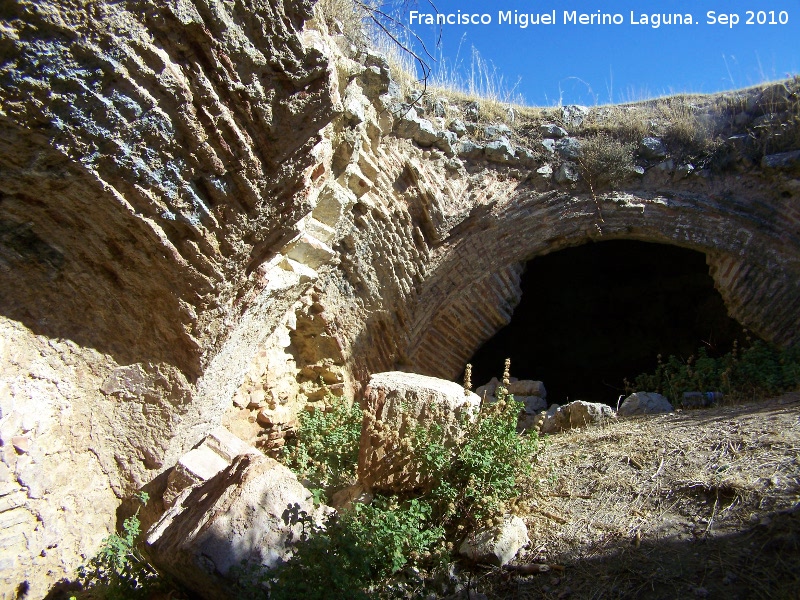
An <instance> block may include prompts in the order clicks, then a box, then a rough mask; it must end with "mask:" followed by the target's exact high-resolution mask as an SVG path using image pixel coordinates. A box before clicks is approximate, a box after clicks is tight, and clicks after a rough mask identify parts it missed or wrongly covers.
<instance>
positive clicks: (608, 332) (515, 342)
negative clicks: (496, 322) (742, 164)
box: [471, 240, 743, 405]
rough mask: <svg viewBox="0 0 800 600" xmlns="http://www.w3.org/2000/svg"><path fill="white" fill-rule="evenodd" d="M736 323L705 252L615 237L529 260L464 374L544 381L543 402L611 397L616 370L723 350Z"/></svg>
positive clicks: (618, 385)
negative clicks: (500, 320) (503, 317)
mask: <svg viewBox="0 0 800 600" xmlns="http://www.w3.org/2000/svg"><path fill="white" fill-rule="evenodd" d="M737 338H738V339H740V340H741V339H742V338H743V333H742V328H741V326H740V325H739V323H737V322H736V321H735V320H733V319H731V318H730V317H729V316H728V314H727V310H726V308H725V305H724V303H723V301H722V298H721V296H720V295H719V293H718V292H717V291H716V289H715V288H714V282H713V280H712V278H711V276H710V275H709V272H708V266H707V265H706V262H705V255H704V254H702V253H700V252H696V251H693V250H687V249H684V248H679V247H676V246H669V245H664V244H652V243H645V242H638V241H628V240H616V241H608V242H600V243H589V244H585V245H583V246H578V247H575V248H568V249H565V250H560V251H558V252H554V253H553V254H549V255H546V256H542V257H539V258H536V259H534V260H532V261H530V262H529V263H528V265H527V269H526V272H525V273H524V275H523V277H522V301H521V302H520V304H519V305H518V306H517V308H516V309H515V310H514V315H513V317H512V320H511V323H510V324H509V325H508V326H506V327H504V328H503V329H501V330H500V331H499V332H498V333H497V334H496V335H495V336H494V337H493V338H492V339H490V340H489V341H488V342H487V343H486V344H484V345H483V346H482V347H481V348H480V349H479V350H478V351H477V352H476V353H475V355H474V356H473V358H472V360H471V362H472V364H473V381H474V382H475V385H482V384H484V383H485V382H487V381H488V380H489V379H490V378H491V377H500V374H501V373H502V370H503V361H504V359H505V358H506V357H510V358H511V371H512V375H513V376H515V377H517V378H519V379H538V380H541V381H543V382H544V384H545V386H546V388H547V391H548V400H549V401H550V402H557V403H563V402H565V401H567V399H569V400H588V401H595V402H606V403H608V404H612V405H613V404H615V403H616V401H617V397H618V395H619V394H621V393H623V391H624V390H623V389H622V387H623V385H622V380H623V378H625V377H627V378H628V379H630V380H632V379H633V378H634V377H635V376H636V375H638V374H639V373H642V372H644V371H650V370H652V369H653V368H654V367H655V365H656V356H657V355H658V354H662V355H663V356H664V357H665V358H666V357H667V356H669V355H670V354H675V355H676V356H680V357H683V358H688V357H689V356H690V355H691V354H693V353H696V351H697V348H698V347H699V346H701V345H702V346H705V347H706V348H707V349H708V351H709V354H712V355H716V354H722V353H725V352H728V351H729V350H730V349H731V345H732V343H733V341H734V340H735V339H737Z"/></svg>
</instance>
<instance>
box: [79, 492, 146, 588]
mask: <svg viewBox="0 0 800 600" xmlns="http://www.w3.org/2000/svg"><path fill="white" fill-rule="evenodd" d="M136 499H137V500H139V502H141V504H142V506H144V505H146V504H147V502H148V500H149V496H148V494H147V493H146V492H140V493H139V494H137V495H136ZM140 508H141V507H139V508H137V509H136V512H135V513H134V514H133V516H130V517H128V518H127V519H125V522H124V523H123V526H122V527H123V531H124V533H123V535H117V534H111V535H110V536H108V537H107V538H106V539H105V540H103V545H102V547H101V548H100V551H99V552H98V553H97V555H96V556H95V557H94V558H92V559H91V560H90V561H89V564H88V565H81V566H80V567H79V568H78V578H79V581H80V583H81V584H82V585H83V587H84V589H91V590H93V591H94V592H99V594H100V595H101V597H104V598H108V599H109V600H116V599H120V600H122V599H127V598H145V597H147V596H148V595H149V594H150V593H151V592H152V591H153V589H154V588H155V587H156V586H157V585H158V584H159V583H160V580H159V576H158V572H157V571H156V570H155V569H154V568H153V567H152V566H151V565H150V563H149V562H148V561H147V559H146V558H144V557H143V556H142V554H141V553H140V552H139V550H138V549H137V548H136V544H137V541H138V539H139V535H140V534H141V523H140V521H139V509H140ZM94 595H95V596H96V595H97V594H94Z"/></svg>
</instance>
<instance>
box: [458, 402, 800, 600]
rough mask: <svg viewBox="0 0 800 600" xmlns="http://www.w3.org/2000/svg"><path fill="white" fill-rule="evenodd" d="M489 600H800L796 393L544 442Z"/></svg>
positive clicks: (485, 587)
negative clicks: (518, 544) (517, 539)
mask: <svg viewBox="0 0 800 600" xmlns="http://www.w3.org/2000/svg"><path fill="white" fill-rule="evenodd" d="M536 478H537V480H536V481H534V482H532V483H531V486H530V488H529V490H528V492H527V494H526V495H525V496H524V497H523V498H522V499H521V501H520V502H519V506H518V510H520V512H522V513H523V514H524V515H525V519H526V521H527V524H528V527H529V530H530V537H531V539H532V540H533V546H532V547H531V549H530V550H529V551H528V552H527V553H526V554H524V555H522V556H520V557H519V558H518V561H517V562H519V563H523V564H524V563H537V562H546V563H550V564H555V565H559V566H563V567H564V569H563V571H557V570H551V571H550V572H548V573H545V574H539V575H529V576H520V575H516V574H510V573H508V572H503V571H490V572H486V573H484V574H483V575H481V576H479V577H478V578H477V579H476V580H475V582H474V585H475V586H476V587H477V589H478V590H479V591H481V592H483V593H486V594H487V595H488V596H489V598H567V597H570V598H597V599H600V598H664V599H667V598H669V599H673V598H696V597H700V598H706V597H707V598H725V599H735V598H739V599H741V600H744V599H749V598H776V599H783V598H786V599H791V598H795V599H796V598H800V393H792V394H787V395H785V396H782V397H780V398H777V399H774V400H770V401H766V402H761V403H750V404H745V405H740V406H732V407H731V406H729V407H721V408H714V409H708V410H700V411H685V412H679V413H675V414H672V415H664V416H651V417H642V418H637V419H630V420H621V421H620V422H618V423H609V424H607V425H605V426H602V427H597V428H592V429H587V430H584V431H577V432H571V433H565V434H560V435H556V436H552V437H551V438H550V440H549V444H548V447H547V449H546V451H545V452H544V453H543V454H542V455H541V456H540V457H539V464H538V466H537V474H536Z"/></svg>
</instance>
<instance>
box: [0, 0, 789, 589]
mask: <svg viewBox="0 0 800 600" xmlns="http://www.w3.org/2000/svg"><path fill="white" fill-rule="evenodd" d="M0 21H2V29H1V30H0V42H1V43H2V48H3V51H2V53H0V54H2V56H3V58H2V61H0V106H2V109H0V307H2V312H1V313H0V330H1V335H0V373H1V374H2V376H1V377H0V441H2V446H1V447H0V452H1V453H0V590H2V595H3V597H5V598H10V597H15V595H16V594H17V593H18V591H20V590H28V591H27V593H28V596H26V597H31V598H40V597H44V596H45V595H46V594H47V592H48V590H49V589H50V588H52V586H53V585H54V584H55V583H56V582H58V581H59V580H61V579H64V578H71V577H73V576H74V572H75V568H76V567H77V566H78V565H79V564H81V563H82V562H84V561H85V560H86V559H87V558H88V557H91V556H92V555H93V554H94V553H95V552H96V550H97V548H98V546H99V545H100V543H101V541H102V539H103V538H104V537H105V536H107V535H108V534H109V533H110V532H112V531H114V530H115V527H116V524H117V509H118V508H119V507H120V505H121V504H122V502H123V500H124V499H126V498H129V497H130V496H131V495H132V494H133V493H134V492H135V491H137V490H140V489H143V488H144V489H146V490H148V491H149V492H150V493H151V496H153V497H154V498H158V499H159V501H161V500H160V499H161V498H162V497H163V496H164V492H165V491H166V490H167V489H168V488H169V486H170V485H171V482H172V483H174V482H175V479H176V478H177V477H178V475H171V473H173V474H174V473H176V472H177V471H173V468H175V465H176V463H177V462H178V459H179V458H180V457H181V456H183V455H185V454H186V453H187V452H188V451H189V450H191V449H192V448H195V447H196V446H198V445H199V444H200V443H201V442H202V441H203V440H204V439H205V438H206V436H207V435H208V434H209V433H210V432H212V431H214V430H215V428H217V427H218V426H220V425H223V426H225V427H226V428H227V429H228V430H229V431H231V432H233V433H234V434H236V435H237V436H238V437H239V438H241V439H243V440H245V441H247V442H250V443H256V444H258V445H261V446H262V448H263V449H265V450H267V451H273V452H274V451H275V450H276V449H277V448H279V447H280V446H281V444H282V442H283V440H285V439H286V437H287V436H289V435H291V434H292V431H293V427H294V420H295V416H296V415H297V413H298V412H299V411H300V410H304V407H305V406H306V405H311V406H314V405H318V403H319V402H320V401H324V398H325V397H326V396H327V395H329V394H332V395H334V396H347V397H359V396H360V395H361V394H362V391H363V387H364V386H365V385H366V383H367V381H368V380H369V377H370V375H371V374H373V373H378V372H383V371H391V370H396V369H401V370H403V371H410V372H415V373H420V374H425V375H433V376H437V377H442V378H446V379H453V378H454V377H455V376H457V375H458V373H459V372H460V371H461V370H462V369H463V365H464V364H465V363H466V362H467V360H468V359H469V358H470V356H472V354H473V353H474V352H475V350H476V349H477V348H478V347H479V346H481V344H483V343H484V342H486V341H487V340H488V339H489V338H491V337H492V336H493V335H494V333H495V332H496V331H497V330H498V329H499V328H501V327H502V326H503V325H505V324H506V323H508V321H509V319H510V317H511V315H512V313H513V311H514V308H515V306H516V305H517V303H518V302H519V300H520V293H521V292H520V275H521V273H522V270H523V268H524V265H525V263H526V261H528V260H530V259H532V258H534V257H537V256H542V255H544V254H548V253H553V252H557V251H559V250H561V249H564V248H567V247H571V246H577V245H580V244H585V243H587V242H590V241H602V240H610V239H632V240H640V241H650V242H657V243H661V244H668V245H676V246H681V247H685V248H690V249H694V250H697V251H698V252H701V253H703V254H704V255H705V256H706V261H707V263H708V265H709V269H710V273H711V276H712V277H713V279H714V283H715V286H716V288H717V290H718V291H719V293H720V294H721V296H722V298H723V300H724V302H725V306H726V308H727V310H728V312H729V313H730V314H731V315H732V316H733V317H734V318H736V319H737V320H738V321H739V322H740V323H741V324H742V325H744V326H746V327H748V328H749V329H750V330H751V331H753V332H755V333H756V334H758V335H759V336H760V337H762V338H764V339H767V340H770V341H774V342H777V343H780V344H788V343H792V342H797V341H798V331H800V327H798V325H799V324H800V293H798V292H800V289H799V288H800V244H799V243H798V234H799V233H800V201H799V200H798V198H800V183H798V182H799V181H800V180H798V173H799V172H800V148H798V147H797V141H796V138H792V137H791V134H792V131H794V129H792V128H793V127H794V128H796V127H797V121H796V119H797V106H798V91H797V85H796V82H785V83H776V84H773V85H770V86H767V87H765V88H762V89H753V90H745V91H742V92H736V93H735V94H734V95H733V96H729V97H728V99H729V100H731V102H728V103H727V104H726V103H725V102H723V103H722V104H719V103H715V102H714V99H713V98H711V99H705V100H703V99H700V100H697V102H698V104H697V105H696V106H695V109H696V112H697V113H698V114H699V115H700V117H701V118H700V119H699V121H698V123H700V124H702V123H705V124H709V123H710V124H712V125H713V126H714V127H717V128H719V129H720V130H723V131H725V132H726V133H725V137H724V143H723V144H722V146H721V147H720V148H718V149H717V151H716V153H715V154H714V157H715V160H707V161H698V160H694V159H692V160H694V162H689V158H687V154H686V153H685V152H682V151H681V149H680V148H679V147H678V146H677V145H676V144H675V143H673V142H671V141H670V140H669V139H666V138H665V139H660V138H657V139H649V138H648V139H642V140H640V147H639V149H638V151H637V155H636V157H637V158H636V165H635V166H634V167H633V168H632V169H631V170H630V172H629V173H628V176H626V177H625V178H624V180H623V181H620V182H618V184H617V185H616V186H615V189H609V188H604V189H594V188H593V187H591V186H589V185H588V184H587V181H586V180H585V178H584V177H583V176H582V175H581V173H582V171H581V162H580V161H581V143H582V142H581V139H582V137H581V136H582V131H583V132H585V131H586V130H584V129H582V127H585V125H584V124H583V122H584V121H586V122H589V120H591V119H592V118H595V119H599V118H601V117H603V115H604V113H603V110H605V109H597V108H596V109H586V108H574V107H564V108H563V109H561V108H553V109H549V110H546V111H543V112H541V114H540V116H539V117H536V119H538V121H536V119H534V121H530V122H529V123H527V125H526V124H525V122H524V121H523V120H522V118H521V117H516V118H515V120H514V122H510V121H512V119H511V118H508V119H505V120H507V121H509V122H508V123H501V122H499V119H498V120H495V121H496V122H495V121H492V122H487V120H486V117H485V116H482V115H483V113H482V112H481V111H480V110H479V107H478V106H476V105H474V104H473V105H465V104H463V103H462V104H459V103H458V102H445V101H444V100H443V99H436V98H433V99H425V100H423V101H422V102H420V103H418V104H417V105H416V106H413V107H412V106H410V105H409V104H408V100H409V98H408V97H406V96H405V95H404V92H403V91H402V89H401V88H400V87H399V86H398V85H397V84H396V83H395V82H393V81H392V79H391V77H390V65H389V63H388V61H387V59H386V58H385V57H384V56H382V55H380V54H377V53H375V52H372V51H369V50H365V49H363V48H359V47H358V46H355V45H353V44H351V43H350V41H348V40H347V39H345V37H344V36H342V35H337V34H335V33H334V32H331V31H329V30H328V28H327V26H326V24H325V23H324V22H323V21H322V20H320V19H318V18H315V15H314V11H313V6H312V3H311V2H309V1H306V0H269V1H265V0H256V1H255V2H250V3H244V4H243V3H234V4H231V3H221V2H218V1H216V0H192V1H188V2H185V1H181V2H177V1H173V0H167V1H165V2H162V3H141V2H134V1H123V2H117V3H111V2H95V3H90V4H86V5H85V6H83V5H79V4H70V3H59V2H54V1H50V0H45V1H42V2H37V3H27V2H22V1H19V2H12V3H10V4H9V5H8V6H7V7H5V9H4V11H3V14H2V15H1V16H0ZM609 110H610V109H609ZM620 110H624V111H627V112H635V111H637V110H647V107H646V106H638V105H637V106H631V107H624V108H622V109H620ZM532 118H533V117H532ZM609 118H612V117H609ZM792 119H794V120H792ZM537 123H538V124H537ZM793 139H794V140H795V141H792V140H793ZM787 140H788V141H787ZM247 460H251V459H247ZM259 460H260V459H259ZM243 462H246V461H245V459H240V460H239V461H238V462H236V463H235V465H229V466H227V467H225V468H227V469H240V470H241V469H244V468H245V466H244V464H243ZM262 466H263V465H262ZM259 468H261V467H259ZM263 468H264V469H266V468H267V467H266V466H263ZM178 470H180V467H179V468H178ZM237 472H240V471H237ZM248 472H250V471H248ZM242 477H244V475H242ZM177 497H178V496H175V497H172V498H171V497H170V494H167V497H166V498H165V500H166V503H162V505H160V509H164V508H166V505H169V504H171V503H173V502H174V501H175V498H177ZM158 516H159V515H150V516H149V517H148V518H149V519H150V520H151V521H154V520H155V519H156V518H157V517H158Z"/></svg>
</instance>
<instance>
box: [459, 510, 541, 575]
mask: <svg viewBox="0 0 800 600" xmlns="http://www.w3.org/2000/svg"><path fill="white" fill-rule="evenodd" d="M529 543H530V539H529V538H528V528H527V527H526V526H525V523H524V522H523V521H522V519H520V518H519V517H508V516H507V517H505V519H504V521H503V524H502V525H500V526H499V527H490V528H485V529H480V530H478V531H476V532H475V533H474V534H471V535H469V536H467V539H465V540H464V541H463V542H462V544H461V546H460V547H459V549H458V551H459V553H460V554H461V555H462V556H466V557H467V558H469V559H470V560H474V561H475V562H480V563H488V564H492V565H496V566H498V567H500V566H503V565H505V564H506V563H508V562H510V561H511V560H512V559H513V558H514V557H515V556H516V555H517V552H519V551H520V550H521V549H522V548H524V547H525V546H527V545H528V544H529Z"/></svg>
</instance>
